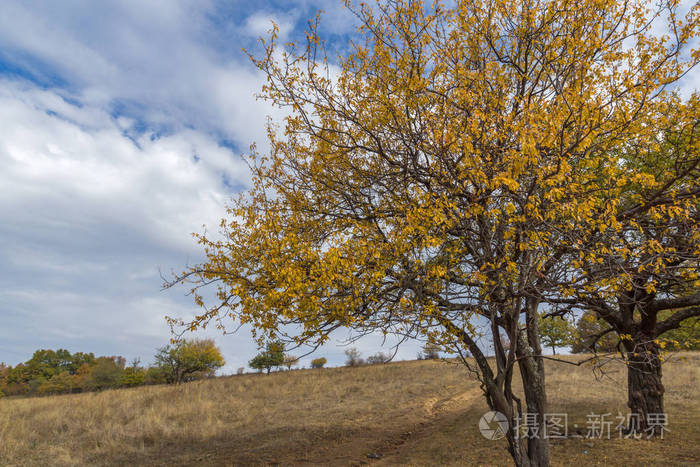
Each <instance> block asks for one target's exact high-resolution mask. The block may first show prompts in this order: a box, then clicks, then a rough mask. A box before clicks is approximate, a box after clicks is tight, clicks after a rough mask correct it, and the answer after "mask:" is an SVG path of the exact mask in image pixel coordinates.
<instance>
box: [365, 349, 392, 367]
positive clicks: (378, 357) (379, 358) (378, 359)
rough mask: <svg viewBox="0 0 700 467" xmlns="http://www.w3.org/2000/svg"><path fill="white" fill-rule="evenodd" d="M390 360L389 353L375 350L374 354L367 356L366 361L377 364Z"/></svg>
mask: <svg viewBox="0 0 700 467" xmlns="http://www.w3.org/2000/svg"><path fill="white" fill-rule="evenodd" d="M389 360H391V355H389V354H385V353H383V352H377V353H376V354H374V355H372V356H370V357H367V363H368V364H369V365H377V364H380V363H386V362H388V361H389Z"/></svg>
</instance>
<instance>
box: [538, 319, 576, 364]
mask: <svg viewBox="0 0 700 467" xmlns="http://www.w3.org/2000/svg"><path fill="white" fill-rule="evenodd" d="M538 325H539V328H540V333H541V336H542V344H544V345H545V346H546V347H551V348H552V353H553V354H555V355H556V353H557V347H570V346H572V345H573V343H574V336H575V334H576V328H575V327H574V325H573V324H572V323H571V322H570V321H569V320H568V319H567V318H566V317H564V316H552V317H547V318H545V314H544V313H540V314H539V323H538Z"/></svg>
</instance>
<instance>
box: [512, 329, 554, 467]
mask: <svg viewBox="0 0 700 467" xmlns="http://www.w3.org/2000/svg"><path fill="white" fill-rule="evenodd" d="M531 347H532V346H531V345H530V346H528V345H527V342H526V341H525V339H524V336H522V333H521V338H520V342H519V345H518V352H517V353H518V363H519V367H520V377H521V378H522V381H523V389H524V392H525V402H526V403H527V412H528V413H530V414H535V416H536V420H535V421H536V426H533V427H529V428H530V433H529V436H528V437H527V457H528V461H529V464H527V465H531V466H537V467H544V466H548V465H549V440H548V439H547V438H546V437H545V433H546V432H547V431H546V430H547V428H546V426H545V421H546V420H545V414H546V413H547V394H546V391H545V386H544V368H543V366H542V363H541V362H538V361H537V359H536V357H535V356H534V355H533V353H532V352H531V350H530V349H531Z"/></svg>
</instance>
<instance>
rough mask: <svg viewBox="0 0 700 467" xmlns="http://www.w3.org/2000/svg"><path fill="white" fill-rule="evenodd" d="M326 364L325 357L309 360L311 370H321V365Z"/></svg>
mask: <svg viewBox="0 0 700 467" xmlns="http://www.w3.org/2000/svg"><path fill="white" fill-rule="evenodd" d="M326 363H328V360H326V358H325V357H321V358H314V359H313V360H311V368H323V365H325V364H326Z"/></svg>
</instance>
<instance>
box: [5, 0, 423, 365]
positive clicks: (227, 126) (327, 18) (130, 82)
mask: <svg viewBox="0 0 700 467" xmlns="http://www.w3.org/2000/svg"><path fill="white" fill-rule="evenodd" d="M321 6H322V7H323V9H324V10H325V11H326V13H325V15H324V21H323V23H322V24H323V26H322V28H323V29H322V32H323V33H324V35H326V36H327V37H328V38H329V39H330V40H331V46H332V47H335V48H337V49H339V50H340V49H342V47H344V46H345V45H346V44H347V41H348V34H350V33H352V32H353V17H352V16H351V15H350V14H349V13H348V12H346V11H344V10H343V9H342V8H341V5H340V2H334V1H324V0H296V1H288V0H285V1H282V0H279V1H276V0H263V1H258V2H247V1H246V2H244V1H238V0H229V1H215V0H206V1H203V0H150V1H147V2H144V1H142V0H119V1H100V2H91V1H77V0H76V1H71V0H64V1H62V2H55V1H50V0H46V1H39V0H32V1H27V0H23V1H12V0H3V2H2V6H0V10H1V11H0V164H1V167H2V168H1V169H0V220H1V222H0V264H1V265H2V266H1V268H0V316H2V326H1V327H0V361H4V362H6V363H8V364H12V365H14V364H17V363H18V362H21V361H25V360H27V359H28V358H29V357H30V356H31V354H32V352H33V351H34V350H36V349H38V348H59V347H62V348H67V349H69V350H70V351H88V352H94V353H96V354H99V355H114V354H119V355H123V356H125V357H127V359H131V358H133V357H141V358H142V360H143V361H144V362H146V363H147V362H150V361H151V359H152V356H153V353H154V351H155V348H156V347H158V346H162V345H164V344H166V343H167V342H168V339H169V337H170V335H169V328H168V326H167V325H166V323H165V321H164V319H163V318H164V316H165V315H171V316H187V315H190V314H191V313H192V312H194V311H196V307H195V305H194V304H193V303H192V300H191V299H190V298H189V297H186V296H185V290H184V289H176V290H169V291H162V290H161V279H160V276H159V269H160V270H163V271H165V272H169V271H171V270H176V271H180V270H182V269H183V268H184V266H185V265H186V264H187V263H194V262H197V261H198V260H200V259H201V252H200V250H199V248H198V246H197V245H196V244H195V242H194V241H193V239H192V237H191V235H190V234H191V233H192V232H195V231H201V229H202V225H208V226H210V227H212V228H216V225H217V224H218V220H219V219H220V218H221V217H222V216H223V215H224V206H225V203H226V202H227V200H228V199H229V198H230V196H231V195H232V194H233V193H235V192H237V191H240V190H242V189H245V187H246V186H247V185H248V183H249V174H248V170H247V167H246V166H245V164H244V163H243V162H242V161H241V159H240V154H241V153H242V152H244V151H245V150H246V149H247V148H248V147H249V146H250V144H251V143H253V142H258V143H259V144H261V145H262V147H263V148H264V141H265V137H264V135H265V132H264V123H265V119H266V115H269V114H270V115H273V116H274V111H273V110H272V109H270V108H268V107H267V105H266V104H265V103H264V102H259V101H256V100H255V97H254V93H255V92H257V91H258V90H259V88H260V86H261V85H262V82H263V79H262V77H261V75H260V74H259V73H258V72H257V71H256V70H255V69H254V68H253V67H252V66H251V64H250V63H249V61H248V59H247V57H246V56H245V54H244V53H243V52H242V51H241V48H243V47H245V48H246V49H248V50H251V51H255V50H256V40H257V38H258V37H260V36H261V35H265V34H266V31H267V30H268V29H269V28H270V26H271V23H270V21H271V20H274V21H275V22H276V23H278V24H279V26H280V30H281V34H282V35H283V36H285V37H287V38H292V39H293V38H295V37H298V35H299V34H300V32H301V31H302V28H303V27H304V26H305V24H306V21H307V20H308V19H309V18H311V17H313V16H314V14H315V12H316V10H317V9H318V8H319V7H321ZM211 335H213V336H216V341H217V343H218V344H219V345H220V346H221V348H222V349H223V351H224V354H225V357H226V359H227V361H228V365H227V367H226V368H225V372H230V371H233V370H235V368H237V367H239V366H245V365H246V363H247V361H248V360H249V359H250V358H251V357H252V355H253V354H254V353H255V352H256V347H255V344H254V343H253V341H252V340H251V338H250V336H249V334H248V333H247V332H242V333H239V334H237V335H229V336H221V335H218V334H216V333H215V332H214V331H212V332H211ZM341 337H343V336H338V338H339V339H340V338H341ZM379 346H380V342H379V341H378V340H372V339H369V340H366V341H363V342H362V343H361V344H360V346H359V347H360V348H361V350H362V351H363V353H364V354H365V355H369V354H370V353H374V352H376V351H378V350H380V347H379ZM343 350H344V348H343V347H339V346H337V345H336V344H333V345H329V346H327V347H326V348H324V349H322V350H321V351H319V352H318V355H323V356H326V357H328V358H329V360H330V361H331V363H334V364H340V363H342V361H343ZM416 350H417V346H416V345H415V344H412V345H408V346H406V347H405V348H404V349H402V351H401V353H400V354H399V357H402V358H415V354H416Z"/></svg>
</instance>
